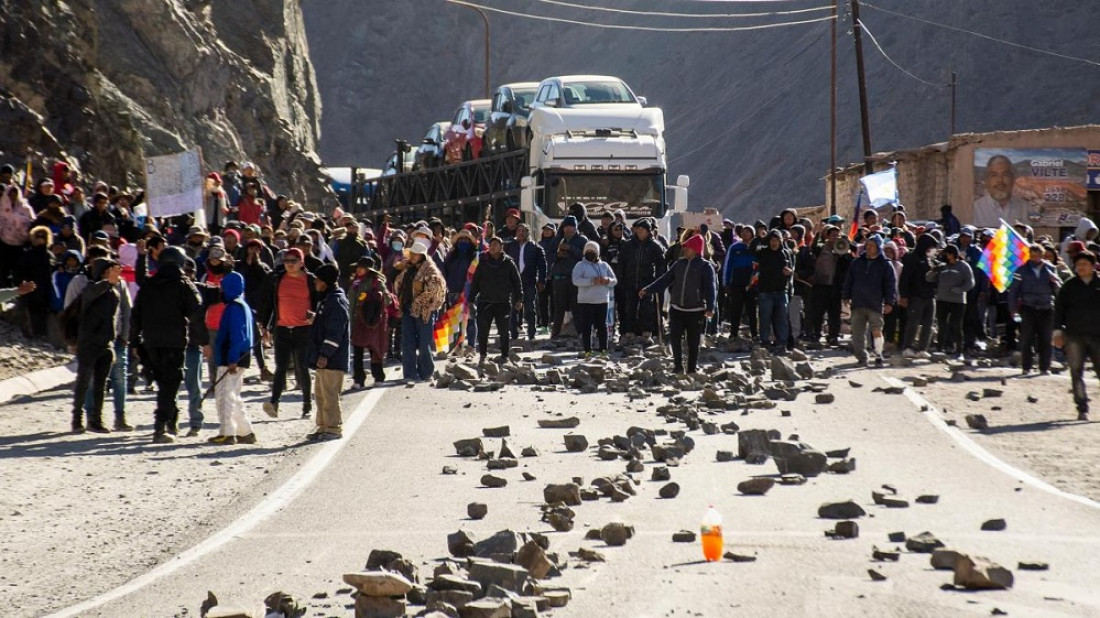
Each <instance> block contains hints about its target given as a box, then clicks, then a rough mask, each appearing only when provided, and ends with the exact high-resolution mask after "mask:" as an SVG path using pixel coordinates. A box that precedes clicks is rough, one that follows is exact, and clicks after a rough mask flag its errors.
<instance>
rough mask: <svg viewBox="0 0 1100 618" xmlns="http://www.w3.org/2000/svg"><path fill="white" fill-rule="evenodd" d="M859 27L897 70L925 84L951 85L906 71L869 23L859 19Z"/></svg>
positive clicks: (942, 86) (933, 85)
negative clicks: (888, 52)
mask: <svg viewBox="0 0 1100 618" xmlns="http://www.w3.org/2000/svg"><path fill="white" fill-rule="evenodd" d="M864 6H867V5H866V4H865V5H864ZM859 27H860V28H863V31H864V32H866V33H867V36H869V37H871V42H872V43H874V44H875V48H876V49H878V52H879V53H880V54H882V57H883V58H886V61H887V62H889V63H890V64H892V65H894V68H896V69H897V70H899V71H901V72H902V73H905V74H906V75H908V76H909V77H911V78H913V79H915V80H917V81H918V82H920V83H922V84H924V85H925V86H932V87H933V88H947V87H949V84H935V83H932V82H930V81H927V80H924V79H921V78H919V77H917V76H916V75H913V74H912V73H910V72H909V71H906V70H905V68H904V67H903V66H901V65H900V64H898V63H897V62H894V59H893V58H891V57H890V54H887V53H886V50H885V49H883V48H882V45H879V42H878V39H876V38H875V35H874V34H872V33H871V30H870V29H869V28H868V27H867V24H865V23H863V20H862V19H861V20H859Z"/></svg>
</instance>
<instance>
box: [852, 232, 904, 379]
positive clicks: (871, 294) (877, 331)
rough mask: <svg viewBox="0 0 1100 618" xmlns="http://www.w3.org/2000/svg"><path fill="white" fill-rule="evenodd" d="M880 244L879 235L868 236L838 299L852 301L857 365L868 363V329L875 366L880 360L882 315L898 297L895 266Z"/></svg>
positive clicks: (854, 350)
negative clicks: (885, 255) (887, 258)
mask: <svg viewBox="0 0 1100 618" xmlns="http://www.w3.org/2000/svg"><path fill="white" fill-rule="evenodd" d="M882 244H883V240H882V236H880V235H878V234H872V235H871V236H869V237H868V238H867V242H866V243H865V244H864V245H863V248H864V254H863V255H861V256H859V257H858V258H856V259H855V261H854V262H852V265H851V267H849V268H848V272H847V276H846V277H845V279H844V288H843V290H842V291H841V298H842V299H843V300H848V301H851V307H852V353H853V354H854V355H855V357H856V361H857V362H858V363H859V364H860V365H866V364H867V330H868V328H870V330H871V351H872V353H873V354H874V359H875V366H876V367H881V366H882V363H883V361H882V351H883V345H884V342H885V340H884V339H883V336H882V326H883V316H885V315H887V314H889V313H890V312H892V311H893V309H894V303H895V302H896V300H897V298H896V290H897V280H896V279H895V278H894V277H895V275H894V268H893V266H891V265H890V264H889V263H888V262H887V261H886V258H885V257H884V256H883V255H882Z"/></svg>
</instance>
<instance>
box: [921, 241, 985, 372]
mask: <svg viewBox="0 0 1100 618" xmlns="http://www.w3.org/2000/svg"><path fill="white" fill-rule="evenodd" d="M943 260H944V261H942V262H937V263H936V264H935V265H934V267H933V268H932V269H930V270H929V271H928V273H927V274H926V275H925V278H926V279H927V280H928V281H929V282H933V283H935V284H936V322H937V327H938V334H939V336H938V338H937V341H936V347H937V348H938V349H939V350H940V351H941V352H944V353H946V354H949V355H952V356H956V355H959V356H961V355H962V354H963V336H962V335H963V331H962V324H963V315H964V313H965V311H966V293H967V292H969V291H970V288H972V287H974V273H973V271H971V270H970V265H969V264H967V263H966V262H964V261H963V260H962V259H960V257H959V248H958V247H956V246H955V245H947V246H946V247H944V249H943Z"/></svg>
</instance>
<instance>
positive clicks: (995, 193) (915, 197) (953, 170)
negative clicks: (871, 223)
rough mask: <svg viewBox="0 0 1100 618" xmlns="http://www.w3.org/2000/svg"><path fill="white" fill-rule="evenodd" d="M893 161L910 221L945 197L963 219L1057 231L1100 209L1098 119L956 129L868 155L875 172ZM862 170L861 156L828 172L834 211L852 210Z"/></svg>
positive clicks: (933, 215) (933, 212)
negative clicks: (937, 138) (943, 137)
mask: <svg viewBox="0 0 1100 618" xmlns="http://www.w3.org/2000/svg"><path fill="white" fill-rule="evenodd" d="M892 164H896V166H897V174H898V194H899V198H900V201H901V203H902V204H903V205H904V206H905V211H906V216H907V217H908V219H909V220H910V221H926V220H932V219H939V218H940V207H941V206H943V205H944V204H951V205H952V210H953V212H954V214H955V216H956V217H958V218H959V220H960V221H961V222H962V223H963V224H968V223H969V224H974V225H977V226H979V227H997V226H998V225H999V223H998V222H999V221H1000V220H1001V219H1004V220H1006V221H1007V222H1008V223H1010V224H1012V223H1015V222H1016V221H1017V220H1018V221H1021V222H1023V223H1026V224H1028V225H1030V226H1032V227H1033V228H1034V229H1035V231H1036V234H1037V235H1041V234H1050V235H1052V236H1054V237H1056V238H1062V237H1064V235H1065V234H1067V233H1070V232H1072V230H1073V229H1074V228H1075V227H1076V226H1077V221H1078V220H1079V219H1080V218H1081V217H1082V216H1087V217H1089V218H1091V219H1093V220H1094V221H1096V220H1097V219H1098V217H1100V125H1084V126H1077V127H1052V128H1046V129H1033V130H1022V131H995V132H991V133H962V134H959V135H954V136H952V137H951V139H950V140H949V141H947V142H941V143H938V144H930V145H928V146H924V147H923V148H917V149H911V150H897V151H893V152H882V153H878V154H875V155H874V156H873V157H872V165H873V168H874V171H876V172H879V171H882V170H885V169H889V167H890V165H892ZM863 175H864V166H863V164H861V163H860V164H853V165H849V166H848V167H845V168H843V169H839V170H837V171H836V172H835V173H834V174H829V175H827V176H826V177H825V202H826V205H827V206H831V200H830V194H831V185H832V183H833V182H836V185H837V205H836V207H837V208H836V212H837V213H838V214H840V215H842V216H845V217H847V218H850V217H851V216H852V211H853V209H854V208H855V204H856V198H857V196H858V192H859V179H860V177H862V176H863ZM887 210H889V207H887ZM882 214H886V215H889V212H885V213H882Z"/></svg>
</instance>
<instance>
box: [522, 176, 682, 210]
mask: <svg viewBox="0 0 1100 618" xmlns="http://www.w3.org/2000/svg"><path fill="white" fill-rule="evenodd" d="M664 184H665V181H664V175H663V174H654V173H647V174H619V173H615V174H592V173H588V174H553V175H548V176H547V178H546V184H545V196H546V199H545V200H544V201H543V210H544V212H545V213H546V215H547V216H548V217H551V218H554V219H560V218H562V217H564V216H565V215H567V214H568V212H569V206H570V204H573V203H575V202H580V203H581V204H584V207H585V208H586V209H587V210H588V215H589V216H590V217H592V218H595V219H598V218H599V217H600V215H602V214H603V212H604V211H605V210H615V209H618V208H622V209H623V211H625V213H626V216H627V217H628V218H630V219H637V218H638V217H657V218H661V217H663V216H664V215H665V202H664V195H665V187H664Z"/></svg>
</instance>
